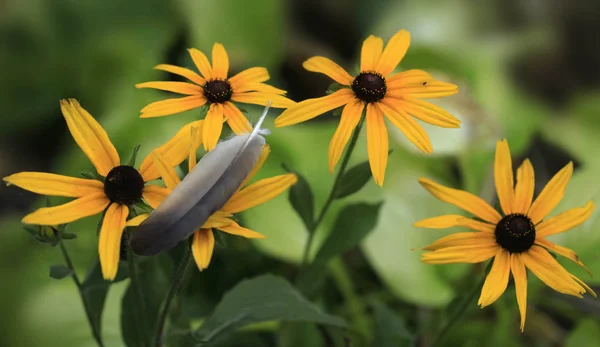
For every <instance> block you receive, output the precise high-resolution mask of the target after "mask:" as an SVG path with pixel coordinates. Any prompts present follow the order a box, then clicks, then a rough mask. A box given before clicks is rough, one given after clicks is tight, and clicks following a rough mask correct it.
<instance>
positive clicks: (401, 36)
mask: <svg viewBox="0 0 600 347" xmlns="http://www.w3.org/2000/svg"><path fill="white" fill-rule="evenodd" d="M409 46H410V34H409V33H408V31H406V30H404V29H402V30H400V31H398V32H397V33H396V34H394V36H392V38H391V39H390V41H389V42H388V44H387V46H386V47H385V50H384V51H383V53H382V54H381V58H380V59H379V63H378V64H377V68H376V69H375V70H377V72H379V73H380V74H382V75H383V77H387V75H389V74H391V73H392V71H394V69H395V68H396V66H398V64H400V61H401V60H402V58H404V55H405V54H406V51H407V50H408V47H409Z"/></svg>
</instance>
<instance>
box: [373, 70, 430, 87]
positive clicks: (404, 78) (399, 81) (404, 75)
mask: <svg viewBox="0 0 600 347" xmlns="http://www.w3.org/2000/svg"><path fill="white" fill-rule="evenodd" d="M433 81H434V78H433V77H432V76H431V75H430V74H429V73H428V72H425V71H423V70H417V69H412V70H406V71H402V72H399V73H397V74H393V75H391V76H388V77H386V79H385V82H386V86H387V90H394V89H398V88H403V87H409V86H413V87H417V86H422V85H423V83H425V84H427V83H429V82H433Z"/></svg>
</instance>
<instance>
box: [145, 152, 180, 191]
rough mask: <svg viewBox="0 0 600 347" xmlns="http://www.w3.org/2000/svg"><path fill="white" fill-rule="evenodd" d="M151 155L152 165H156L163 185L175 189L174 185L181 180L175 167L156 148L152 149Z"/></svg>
mask: <svg viewBox="0 0 600 347" xmlns="http://www.w3.org/2000/svg"><path fill="white" fill-rule="evenodd" d="M151 155H152V160H153V161H154V165H156V168H157V169H158V172H160V177H162V180H163V182H165V186H167V188H169V189H175V186H177V185H178V184H179V182H181V179H180V178H179V175H177V172H176V171H175V169H173V167H172V166H170V165H169V163H167V162H166V161H165V159H164V158H163V157H162V155H161V154H160V152H158V151H157V150H154V151H152V153H151Z"/></svg>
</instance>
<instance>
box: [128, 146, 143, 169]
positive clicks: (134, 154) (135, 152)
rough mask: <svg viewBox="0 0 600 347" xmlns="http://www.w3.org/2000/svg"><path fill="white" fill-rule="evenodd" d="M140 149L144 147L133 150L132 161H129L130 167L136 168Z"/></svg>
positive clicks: (136, 147)
mask: <svg viewBox="0 0 600 347" xmlns="http://www.w3.org/2000/svg"><path fill="white" fill-rule="evenodd" d="M140 147H142V145H136V146H135V147H134V148H133V153H132V154H131V159H129V164H127V165H129V166H135V160H136V159H137V155H138V151H139V150H140Z"/></svg>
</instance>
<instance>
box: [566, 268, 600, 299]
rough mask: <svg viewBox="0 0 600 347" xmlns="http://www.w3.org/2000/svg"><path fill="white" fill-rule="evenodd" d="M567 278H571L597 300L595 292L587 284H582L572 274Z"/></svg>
mask: <svg viewBox="0 0 600 347" xmlns="http://www.w3.org/2000/svg"><path fill="white" fill-rule="evenodd" d="M569 276H571V278H572V279H574V280H575V282H577V283H579V285H580V286H582V287H583V288H584V289H585V290H586V291H587V292H588V293H590V294H591V295H592V296H593V297H594V298H595V299H598V294H596V292H595V291H594V290H593V289H592V288H590V286H588V285H587V284H585V282H583V281H582V280H580V279H579V278H577V276H575V275H573V274H571V273H570V274H569Z"/></svg>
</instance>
